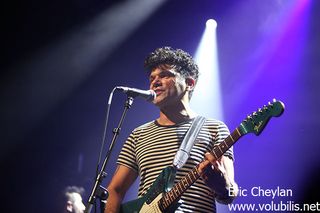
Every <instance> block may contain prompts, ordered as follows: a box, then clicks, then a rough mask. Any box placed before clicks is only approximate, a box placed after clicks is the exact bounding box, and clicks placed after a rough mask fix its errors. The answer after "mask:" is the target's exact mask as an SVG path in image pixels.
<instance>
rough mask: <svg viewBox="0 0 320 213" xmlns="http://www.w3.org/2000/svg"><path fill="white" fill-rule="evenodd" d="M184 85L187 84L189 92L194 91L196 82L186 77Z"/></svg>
mask: <svg viewBox="0 0 320 213" xmlns="http://www.w3.org/2000/svg"><path fill="white" fill-rule="evenodd" d="M186 84H187V89H188V90H189V91H190V90H193V89H194V86H195V84H196V81H195V80H194V79H193V78H191V77H187V78H186Z"/></svg>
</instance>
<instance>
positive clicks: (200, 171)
mask: <svg viewBox="0 0 320 213" xmlns="http://www.w3.org/2000/svg"><path fill="white" fill-rule="evenodd" d="M208 165H210V162H209V161H208V160H204V161H202V162H201V163H200V164H199V166H198V172H199V174H202V173H203V172H204V170H205V168H206V167H207V166H208Z"/></svg>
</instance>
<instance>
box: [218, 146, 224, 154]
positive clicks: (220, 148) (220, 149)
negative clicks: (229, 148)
mask: <svg viewBox="0 0 320 213" xmlns="http://www.w3.org/2000/svg"><path fill="white" fill-rule="evenodd" d="M217 147H218V148H219V150H220V152H221V153H223V150H222V149H221V147H220V145H218V146H217Z"/></svg>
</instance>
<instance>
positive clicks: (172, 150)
mask: <svg viewBox="0 0 320 213" xmlns="http://www.w3.org/2000/svg"><path fill="white" fill-rule="evenodd" d="M191 124H192V119H191V120H188V121H185V122H183V123H179V124H176V125H171V126H162V125H160V124H158V123H157V121H151V122H149V123H146V124H144V125H142V126H140V127H138V128H136V129H134V131H133V132H132V133H131V134H130V136H129V137H128V139H127V141H126V142H125V143H124V145H123V147H122V150H121V152H120V154H119V158H118V162H117V163H118V164H120V165H123V166H126V167H129V168H131V169H133V170H134V171H136V172H137V173H138V174H139V175H140V185H139V191H138V196H139V197H140V196H142V195H144V194H145V193H146V192H147V191H148V189H149V188H150V186H151V185H152V183H153V182H154V181H155V179H156V178H157V176H158V175H159V174H160V173H161V171H162V170H163V169H164V168H165V167H167V166H171V165H172V163H173V159H174V157H175V155H176V153H177V151H178V149H179V147H180V144H181V143H182V141H183V138H184V136H185V134H186V132H187V130H188V129H189V127H190V126H191ZM228 135H229V130H228V128H227V126H226V125H225V124H224V123H222V122H221V121H218V120H214V119H207V120H206V121H205V123H204V125H203V127H202V129H201V131H200V133H199V135H198V137H197V139H196V142H195V144H194V146H193V148H192V150H191V153H190V157H189V159H188V161H187V162H186V164H185V165H184V166H183V167H182V168H181V169H179V170H177V174H176V179H175V183H176V182H178V181H179V180H180V179H181V178H182V177H183V176H185V174H187V173H188V172H189V171H190V170H191V169H193V168H194V167H195V166H196V165H198V164H199V163H200V162H201V161H202V160H203V158H204V154H205V153H206V152H209V151H210V150H211V149H212V148H213V146H214V145H215V144H218V143H221V142H223V140H224V138H226V137H227V136H228ZM224 155H226V156H229V157H230V158H232V159H233V150H232V147H231V148H230V149H229V150H228V151H227V152H226V153H225V154H224ZM179 202H180V203H182V204H181V205H180V207H179V208H178V209H177V210H176V212H215V199H214V193H213V192H212V190H211V189H210V188H209V187H208V186H207V185H206V184H205V183H204V181H203V180H202V179H201V178H199V179H198V180H197V181H196V182H195V183H194V184H193V185H192V186H191V187H190V188H189V189H187V190H186V192H185V193H183V195H182V196H181V199H180V200H179Z"/></svg>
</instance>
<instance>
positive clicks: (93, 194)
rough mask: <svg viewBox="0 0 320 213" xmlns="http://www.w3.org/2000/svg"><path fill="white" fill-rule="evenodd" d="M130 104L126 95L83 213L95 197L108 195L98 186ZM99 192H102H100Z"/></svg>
mask: <svg viewBox="0 0 320 213" xmlns="http://www.w3.org/2000/svg"><path fill="white" fill-rule="evenodd" d="M132 103H133V97H132V96H129V95H128V96H127V100H126V103H125V106H124V110H123V113H122V116H121V118H120V121H119V124H118V127H117V128H115V129H114V130H113V138H112V141H111V144H110V146H109V150H108V152H107V154H106V157H105V159H104V161H103V164H102V166H101V169H100V172H99V174H98V175H97V177H96V180H95V183H94V185H93V188H92V190H91V194H90V197H89V200H88V204H87V207H86V209H85V213H90V212H91V209H92V207H93V204H94V203H95V200H96V198H97V197H99V198H101V195H103V194H104V196H105V197H107V196H108V194H107V193H108V192H107V191H106V190H105V188H104V187H102V186H100V184H101V182H102V180H103V178H105V177H106V175H107V173H106V172H105V168H106V165H107V163H108V161H109V156H110V154H111V151H112V149H113V147H114V144H115V142H116V140H117V138H118V135H119V134H120V130H121V127H122V124H123V121H124V118H125V116H126V114H127V111H128V109H130V107H131V106H132ZM101 190H102V192H101Z"/></svg>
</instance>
